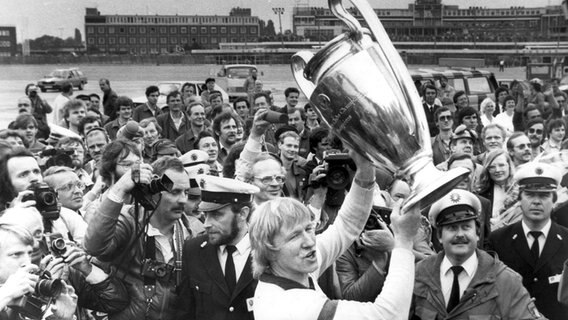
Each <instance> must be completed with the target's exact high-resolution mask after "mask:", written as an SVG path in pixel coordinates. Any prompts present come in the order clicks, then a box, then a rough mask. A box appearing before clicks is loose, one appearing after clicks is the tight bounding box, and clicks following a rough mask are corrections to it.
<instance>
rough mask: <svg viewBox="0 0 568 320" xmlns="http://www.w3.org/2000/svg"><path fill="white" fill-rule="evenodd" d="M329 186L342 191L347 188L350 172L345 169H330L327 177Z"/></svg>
mask: <svg viewBox="0 0 568 320" xmlns="http://www.w3.org/2000/svg"><path fill="white" fill-rule="evenodd" d="M326 181H327V186H328V187H330V188H332V189H334V190H341V189H344V188H345V187H347V185H348V184H349V182H350V181H351V180H350V179H349V172H348V171H347V169H345V168H344V167H339V166H337V167H332V168H329V171H328V172H327V176H326Z"/></svg>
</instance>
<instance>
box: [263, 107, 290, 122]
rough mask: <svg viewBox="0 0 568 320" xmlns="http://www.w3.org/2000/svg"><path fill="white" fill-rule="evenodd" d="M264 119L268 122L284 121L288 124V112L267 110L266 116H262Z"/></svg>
mask: <svg viewBox="0 0 568 320" xmlns="http://www.w3.org/2000/svg"><path fill="white" fill-rule="evenodd" d="M264 120H266V121H268V122H270V123H285V124H288V114H286V113H280V112H278V111H274V110H268V111H267V112H266V116H265V117H264Z"/></svg>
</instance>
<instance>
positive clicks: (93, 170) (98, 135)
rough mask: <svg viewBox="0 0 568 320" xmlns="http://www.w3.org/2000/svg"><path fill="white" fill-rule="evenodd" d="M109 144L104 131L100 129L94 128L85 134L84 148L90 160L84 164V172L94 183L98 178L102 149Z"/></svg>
mask: <svg viewBox="0 0 568 320" xmlns="http://www.w3.org/2000/svg"><path fill="white" fill-rule="evenodd" d="M109 142H110V138H109V137H108V135H107V133H106V130H105V129H104V128H101V127H95V128H92V129H91V130H89V131H87V132H86V133H85V146H86V147H87V152H88V153H89V156H90V157H91V160H90V161H89V162H87V163H86V164H85V170H87V172H88V173H89V174H90V175H91V179H92V180H93V181H95V180H96V179H97V178H98V176H99V172H98V171H99V163H100V162H101V157H102V154H103V148H104V147H105V146H106V145H107V144H108V143H109Z"/></svg>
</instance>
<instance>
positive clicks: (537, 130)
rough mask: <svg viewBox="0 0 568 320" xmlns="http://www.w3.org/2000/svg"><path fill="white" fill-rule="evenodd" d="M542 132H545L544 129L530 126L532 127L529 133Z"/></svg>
mask: <svg viewBox="0 0 568 320" xmlns="http://www.w3.org/2000/svg"><path fill="white" fill-rule="evenodd" d="M542 132H543V131H542V129H534V128H530V129H529V133H530V134H534V133H536V134H542Z"/></svg>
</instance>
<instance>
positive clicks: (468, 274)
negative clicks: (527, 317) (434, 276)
mask: <svg viewBox="0 0 568 320" xmlns="http://www.w3.org/2000/svg"><path fill="white" fill-rule="evenodd" d="M477 264H478V260H477V253H476V252H475V251H474V252H473V254H472V255H471V257H469V258H468V259H467V260H466V261H465V262H464V263H463V264H462V265H461V266H462V267H463V269H464V270H463V271H462V272H461V273H460V274H459V275H458V282H459V284H460V299H461V297H462V296H463V293H464V292H465V289H467V287H468V286H469V283H470V282H471V280H472V279H473V276H474V275H475V272H476V271H477ZM451 267H453V265H452V263H451V262H450V260H449V259H448V257H446V256H444V259H443V260H442V264H441V265H440V283H441V285H442V294H444V301H445V303H446V305H448V302H449V301H450V294H451V293H452V285H453V283H454V272H453V271H452V269H451Z"/></svg>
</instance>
